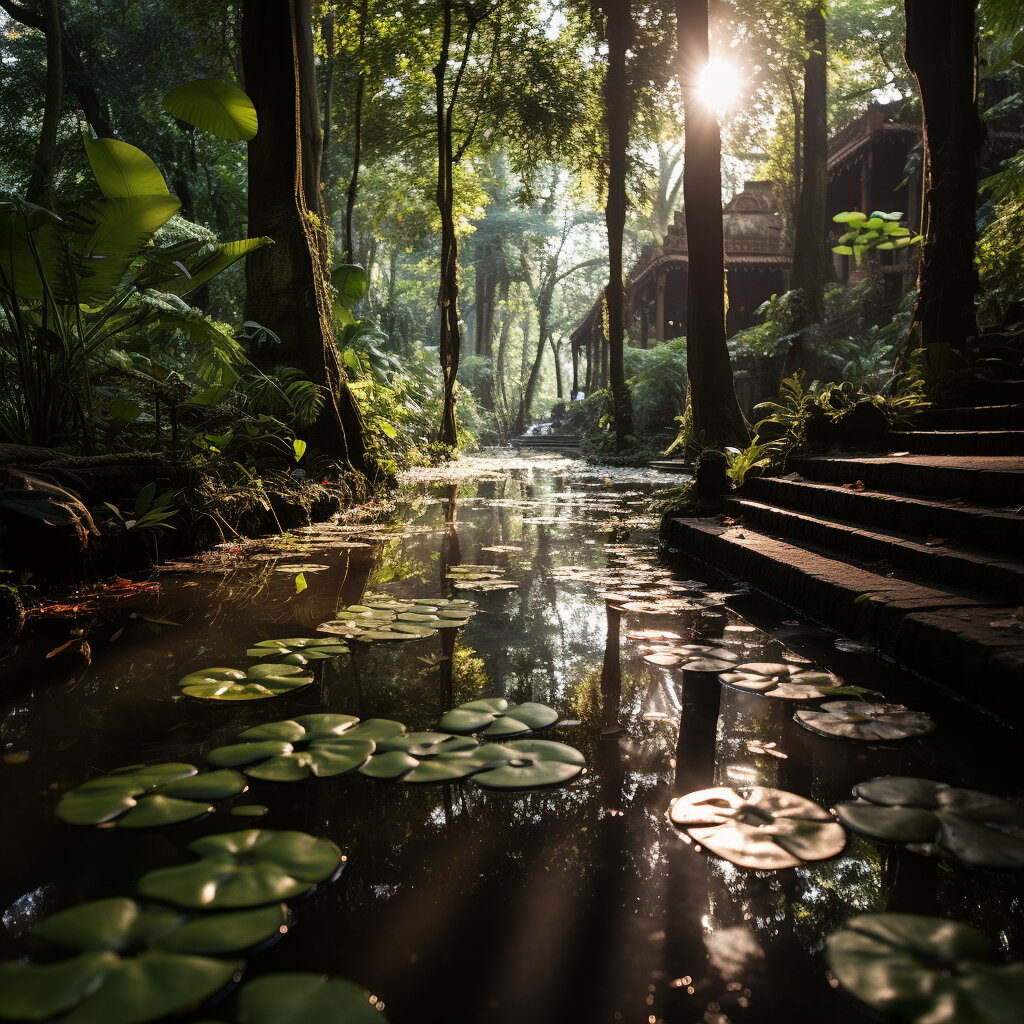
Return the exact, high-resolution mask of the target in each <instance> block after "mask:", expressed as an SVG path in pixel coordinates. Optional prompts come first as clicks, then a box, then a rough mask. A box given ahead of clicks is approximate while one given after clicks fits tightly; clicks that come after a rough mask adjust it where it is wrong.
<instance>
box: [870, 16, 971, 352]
mask: <svg viewBox="0 0 1024 1024" xmlns="http://www.w3.org/2000/svg"><path fill="white" fill-rule="evenodd" d="M975 6H976V4H975V3H974V2H973V0H906V12H907V43H906V58H907V66H908V67H909V68H910V70H911V71H912V72H913V74H914V77H915V78H916V79H917V84H918V87H919V88H920V91H921V107H922V110H923V113H924V145H925V164H926V167H927V175H928V177H927V180H926V181H925V185H924V187H925V216H926V223H927V229H926V233H925V240H924V245H923V246H922V249H921V262H920V266H919V270H918V285H917V287H918V297H917V305H916V306H915V308H914V321H915V324H917V325H919V326H920V329H921V340H922V342H923V343H924V344H925V345H936V344H944V343H948V344H950V345H952V346H953V348H960V347H961V346H962V345H963V344H964V342H965V341H966V340H967V338H969V337H971V336H973V335H976V334H977V333H978V321H977V315H976V313H975V308H974V297H975V292H976V290H977V283H978V273H977V269H976V268H975V265H974V247H975V243H976V241H977V227H976V222H975V207H976V204H977V197H978V183H977V173H978V147H979V145H980V143H981V126H980V122H979V120H978V105H977V88H976V87H977V81H976V74H975V67H974V47H975V37H976V30H975V14H974V11H975ZM864 212H866V213H870V212H871V211H870V210H867V211H864Z"/></svg>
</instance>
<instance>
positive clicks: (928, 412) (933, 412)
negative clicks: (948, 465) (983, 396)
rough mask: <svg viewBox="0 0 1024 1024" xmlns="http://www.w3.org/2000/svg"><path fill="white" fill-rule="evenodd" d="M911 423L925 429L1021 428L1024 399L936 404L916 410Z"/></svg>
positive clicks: (1023, 418)
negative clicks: (994, 402)
mask: <svg viewBox="0 0 1024 1024" xmlns="http://www.w3.org/2000/svg"><path fill="white" fill-rule="evenodd" d="M913 425H914V428H915V429H927V430H1024V402H1017V403H1014V404H1009V405H959V406H936V407H935V408H934V409H925V410H923V411H922V412H919V413H918V414H917V415H916V416H915V417H914V423H913Z"/></svg>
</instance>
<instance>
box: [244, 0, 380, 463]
mask: <svg viewBox="0 0 1024 1024" xmlns="http://www.w3.org/2000/svg"><path fill="white" fill-rule="evenodd" d="M310 8H311V0H244V4H243V11H242V38H241V48H242V61H243V66H244V68H245V78H246V82H247V83H248V91H249V96H250V97H251V98H252V101H253V103H254V105H255V107H256V112H257V115H258V117H259V125H260V130H259V132H258V133H257V134H256V137H255V138H254V139H252V140H251V141H250V142H249V232H250V234H251V235H253V236H258V235H269V236H270V237H271V238H273V239H274V243H275V244H274V245H273V246H272V247H268V248H265V249H260V250H259V251H258V252H256V253H253V254H252V255H251V256H250V257H249V258H248V260H246V267H245V271H246V275H245V276H246V300H245V318H246V319H247V320H253V321H255V322H256V323H259V324H262V325H263V326H265V327H269V328H270V329H271V330H273V331H274V332H275V333H276V334H277V335H278V336H279V337H280V338H281V342H282V345H281V348H280V349H277V350H275V351H273V352H271V353H270V354H269V359H270V360H271V361H272V362H275V363H276V362H281V361H291V362H293V363H295V364H297V365H298V366H300V367H301V368H302V369H303V370H304V371H305V372H306V374H308V376H309V377H310V379H311V380H313V381H314V382H315V383H317V384H318V385H320V386H321V388H322V390H323V396H324V405H323V409H322V411H321V413H320V416H319V418H318V420H317V422H316V423H315V424H314V425H313V427H311V428H310V429H309V431H307V435H308V439H309V440H310V441H311V443H312V444H314V445H316V447H318V448H319V449H320V450H321V451H323V452H324V453H325V454H327V455H329V456H330V457H332V458H335V459H338V460H340V461H343V462H348V463H349V464H350V465H351V466H352V467H353V468H354V469H357V470H359V471H362V472H366V471H367V469H368V468H370V467H368V466H367V462H366V453H365V443H364V437H363V429H364V428H363V420H362V416H361V415H360V412H359V408H358V406H357V405H356V403H355V399H354V398H353V396H352V393H351V391H350V390H349V388H348V383H347V381H346V378H345V375H344V372H343V371H342V369H341V366H340V364H339V361H338V351H337V348H336V347H335V341H334V333H333V330H332V325H331V304H330V299H329V297H328V292H327V275H328V272H329V269H330V266H329V262H328V255H327V239H326V235H325V233H324V231H323V224H324V210H323V204H322V203H321V202H320V155H321V148H320V143H321V137H320V117H319V111H318V109H317V98H316V95H317V94H316V81H315V76H314V71H313V34H312V12H311V9H310Z"/></svg>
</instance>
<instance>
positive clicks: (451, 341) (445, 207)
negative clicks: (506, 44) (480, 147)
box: [434, 0, 486, 448]
mask: <svg viewBox="0 0 1024 1024" xmlns="http://www.w3.org/2000/svg"><path fill="white" fill-rule="evenodd" d="M466 10H467V25H466V42H465V46H464V48H463V51H462V61H461V63H460V65H459V69H458V71H457V72H456V75H455V81H454V82H453V84H452V87H451V91H450V93H449V92H448V90H447V89H446V84H445V79H446V73H447V70H448V54H449V51H450V49H451V40H452V0H444V3H443V18H442V29H441V51H440V53H439V54H438V58H437V63H436V64H435V65H434V106H435V119H436V123H437V193H436V197H435V198H436V201H437V209H438V212H439V213H440V215H441V280H440V286H439V288H438V293H437V307H438V310H439V311H440V314H441V330H440V338H439V344H438V356H439V358H440V361H441V377H442V383H443V388H444V396H443V407H442V411H441V426H440V429H439V430H438V440H439V441H440V442H441V443H442V444H446V445H449V446H450V447H452V448H454V447H455V446H456V445H457V444H458V443H459V433H458V426H457V423H456V420H455V382H456V378H457V376H458V372H459V356H460V354H461V350H462V338H461V337H460V334H459V243H458V238H457V237H456V235H455V195H454V184H453V172H454V169H455V164H456V159H457V158H456V156H455V150H454V145H453V141H452V115H453V113H454V111H455V104H456V102H457V101H458V96H459V85H460V84H461V82H462V76H463V74H464V73H465V70H466V65H467V63H468V61H469V54H470V49H471V47H472V43H473V34H474V32H475V31H476V26H477V24H478V23H479V18H480V17H481V16H486V14H483V15H476V14H474V13H473V11H472V8H470V7H469V6H467V8H466Z"/></svg>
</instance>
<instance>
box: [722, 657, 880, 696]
mask: <svg viewBox="0 0 1024 1024" xmlns="http://www.w3.org/2000/svg"><path fill="white" fill-rule="evenodd" d="M718 679H719V681H720V682H721V683H722V684H723V685H725V686H728V687H730V688H731V689H734V690H745V691H747V692H749V693H758V694H760V695H761V696H762V697H768V698H769V699H771V700H797V701H799V700H821V699H822V698H823V697H829V696H833V695H835V694H840V695H846V694H849V695H850V696H851V697H852V696H856V695H858V694H861V693H867V692H869V691H867V690H863V689H861V688H860V687H854V686H843V684H842V682H841V681H840V680H839V679H838V678H836V676H834V675H832V673H831V672H821V671H819V670H817V669H813V668H808V667H806V666H804V665H792V664H790V663H789V662H781V661H780V662H772V661H753V662H747V663H745V664H742V665H737V666H735V668H734V669H733V670H731V671H728V672H724V673H722V675H720V676H719V677H718Z"/></svg>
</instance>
